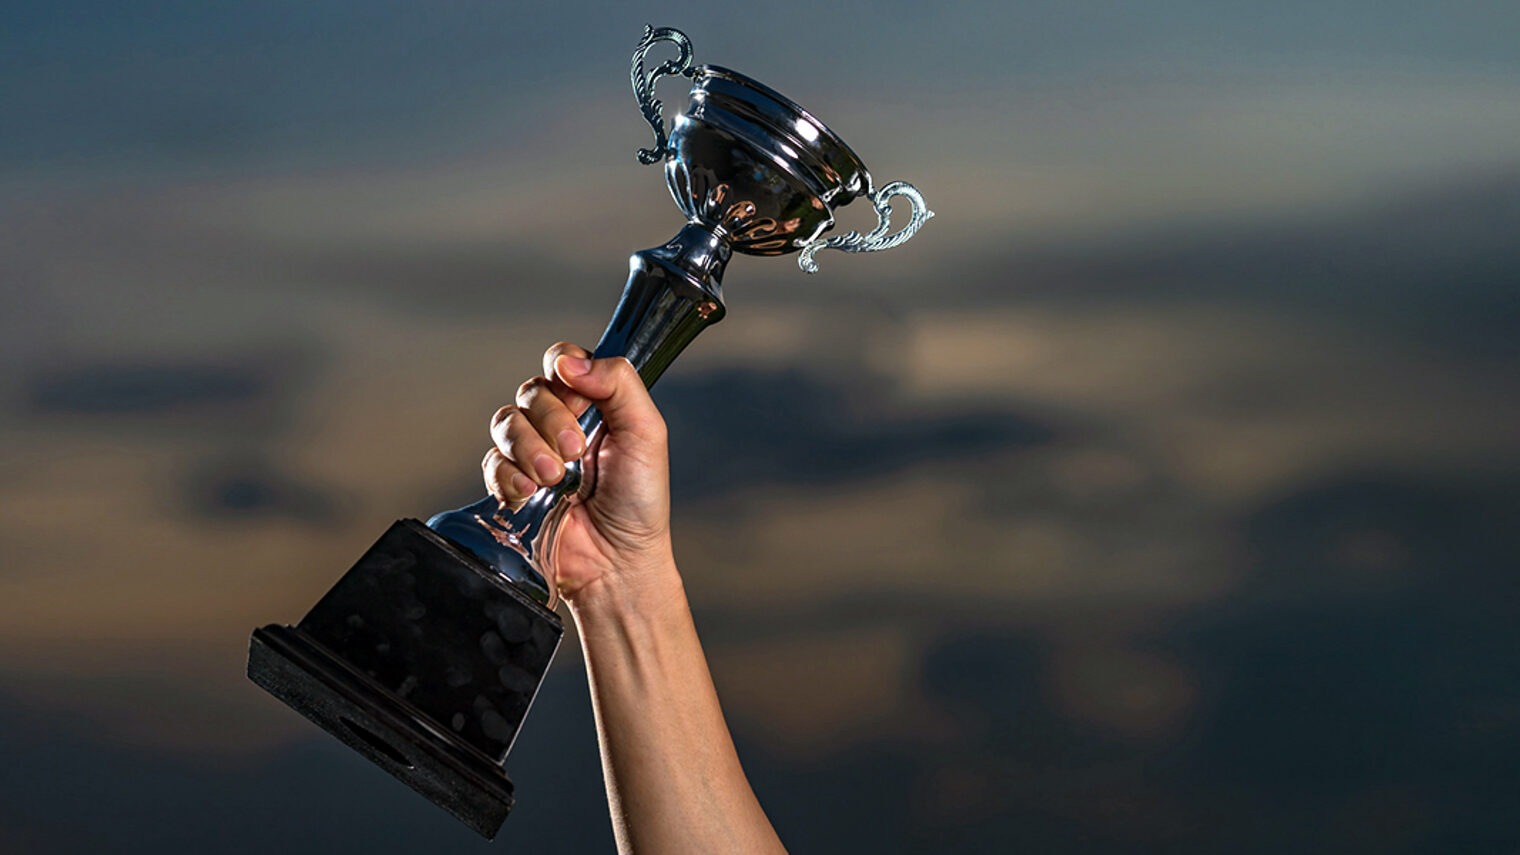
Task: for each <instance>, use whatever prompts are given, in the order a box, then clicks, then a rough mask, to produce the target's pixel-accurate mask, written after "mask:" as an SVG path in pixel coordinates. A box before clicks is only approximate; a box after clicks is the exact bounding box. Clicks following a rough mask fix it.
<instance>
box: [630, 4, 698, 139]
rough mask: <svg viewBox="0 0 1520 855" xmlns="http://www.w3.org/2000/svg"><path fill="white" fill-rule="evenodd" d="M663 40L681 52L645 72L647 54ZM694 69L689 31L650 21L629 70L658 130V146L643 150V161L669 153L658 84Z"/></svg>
mask: <svg viewBox="0 0 1520 855" xmlns="http://www.w3.org/2000/svg"><path fill="white" fill-rule="evenodd" d="M660 42H670V43H671V44H674V45H675V46H676V47H677V49H678V50H680V51H681V55H680V56H679V57H677V58H675V59H672V60H668V61H666V62H665V63H663V64H662V65H660V66H658V67H656V68H655V70H654V71H651V72H649V73H647V74H646V73H645V72H644V54H647V53H649V50H650V49H651V48H653V47H654V46H655V45H657V44H659V43H660ZM692 73H693V72H692V68H691V39H689V38H687V37H686V34H685V33H683V32H681V31H680V30H677V29H674V28H672V27H661V28H659V29H658V30H657V29H655V28H654V27H651V26H649V25H648V24H645V25H644V36H643V38H641V39H639V43H638V45H636V46H635V47H634V49H633V65H632V67H631V68H630V69H629V72H628V74H629V78H630V79H631V81H632V83H633V97H634V99H635V100H637V101H638V102H639V112H641V113H643V114H644V121H646V122H648V123H649V126H650V127H651V128H653V129H654V148H641V149H639V152H638V154H639V163H643V164H650V163H655V162H657V161H660V160H663V159H664V158H665V155H666V154H668V153H669V149H668V148H666V146H665V140H666V138H665V117H664V115H662V114H661V112H660V111H661V110H662V109H663V108H664V106H665V105H664V104H663V103H662V102H661V101H660V99H658V98H656V97H654V84H655V82H656V81H658V80H659V79H660V78H661V77H674V76H676V75H680V76H682V77H691V76H692Z"/></svg>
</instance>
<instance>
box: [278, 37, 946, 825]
mask: <svg viewBox="0 0 1520 855" xmlns="http://www.w3.org/2000/svg"><path fill="white" fill-rule="evenodd" d="M661 43H668V44H669V45H671V46H673V47H674V48H675V50H676V51H677V53H678V55H677V56H676V58H674V59H670V60H667V61H665V62H663V63H661V64H660V65H658V66H655V67H653V68H652V69H650V68H648V67H646V65H645V58H646V56H647V54H649V52H650V51H651V50H652V49H654V48H655V47H657V46H660V45H661ZM691 59H692V46H691V41H690V40H689V39H688V38H687V37H686V35H685V34H683V33H681V32H680V31H678V30H675V29H671V28H668V27H662V28H659V29H655V28H652V27H648V28H645V32H644V36H643V38H642V39H641V40H640V41H639V43H638V46H637V47H636V49H635V50H634V54H633V62H632V69H631V78H632V83H633V91H634V95H635V96H636V98H637V99H638V104H639V109H640V110H641V111H642V113H643V116H644V118H645V119H646V120H647V121H648V122H649V124H650V126H651V127H652V128H653V130H654V137H655V143H654V146H653V147H652V148H644V149H640V150H639V151H638V159H639V161H640V162H641V163H644V164H655V163H663V164H664V165H665V181H666V184H667V185H668V186H669V188H670V192H671V195H672V196H673V197H674V198H675V202H676V205H677V207H679V208H680V209H681V213H682V214H684V215H685V217H686V224H685V225H683V226H682V227H681V228H680V230H679V231H677V232H676V234H675V235H674V236H673V237H671V238H670V240H668V241H666V242H665V243H663V244H661V245H660V246H657V247H654V248H652V249H646V250H642V251H640V252H636V253H634V254H633V255H632V256H631V257H630V258H629V274H628V280H627V283H626V284H625V285H624V287H623V293H622V298H621V299H620V300H619V301H618V304H617V307H616V309H614V311H613V314H612V320H611V322H610V323H608V325H607V329H606V331H605V332H604V333H603V334H602V337H601V340H600V341H599V342H598V344H597V346H596V350H595V352H594V354H593V356H594V357H595V358H598V359H600V358H604V357H615V356H623V357H626V358H627V359H628V361H629V363H631V364H632V366H633V368H634V369H636V370H637V372H638V374H639V377H640V378H641V379H642V380H643V382H644V384H645V385H646V386H651V385H653V384H654V382H655V381H656V380H658V379H659V377H660V375H661V374H663V373H664V372H665V369H666V368H667V367H669V365H670V363H671V361H672V360H674V359H675V358H676V356H678V355H679V354H680V353H681V351H682V350H683V349H685V347H686V346H687V345H688V344H690V343H691V342H692V340H693V339H695V338H696V336H697V334H698V333H700V332H702V330H704V329H706V328H707V327H709V326H711V325H712V324H715V323H717V322H718V321H719V320H722V318H723V315H724V306H723V293H722V280H723V272H724V269H725V268H726V267H727V265H728V261H729V258H730V257H731V256H732V255H733V253H735V252H739V253H743V254H746V255H762V256H763V255H786V254H789V253H794V252H795V253H797V254H798V264H799V266H800V267H801V268H802V270H803V271H804V272H806V273H814V272H816V271H817V270H818V264H817V261H816V259H815V256H816V255H817V253H819V252H821V251H823V250H825V249H836V250H840V251H843V252H874V251H877V250H883V249H889V248H891V247H894V246H897V245H899V244H901V243H903V242H905V241H907V240H908V239H909V238H910V237H912V236H913V235H914V233H916V232H917V231H918V229H919V228H920V227H921V226H922V225H923V224H924V223H925V222H926V221H928V219H929V218H930V217H932V216H933V213H932V212H930V211H929V209H928V208H927V206H926V205H925V203H924V199H923V196H922V195H920V194H919V192H918V190H917V189H915V188H914V187H913V186H912V185H910V184H906V183H903V182H893V183H891V184H887V185H885V186H882V187H879V188H878V187H876V186H875V185H874V184H873V183H872V180H871V175H870V173H869V172H868V171H867V170H866V167H865V164H864V163H862V162H861V160H860V158H859V157H858V156H856V154H855V152H854V151H852V150H851V149H850V147H849V146H847V145H845V143H844V141H843V140H841V139H840V138H839V137H838V136H836V135H835V134H834V133H833V132H832V131H830V130H829V129H828V128H827V127H826V126H825V125H824V124H823V123H822V122H820V121H818V120H817V119H816V118H814V117H813V116H812V115H811V114H810V113H808V112H807V111H806V110H804V109H802V108H801V107H799V106H797V105H796V104H795V103H793V102H792V101H790V100H788V99H786V98H785V97H783V96H781V95H780V94H779V93H777V92H775V91H774V90H772V89H770V88H768V87H766V86H763V85H761V84H760V83H758V82H756V81H755V80H752V79H751V78H749V77H746V76H744V75H742V74H739V73H738V72H734V71H730V70H728V69H726V68H721V67H718V66H714V65H701V66H692V65H691ZM662 77H684V78H688V79H690V80H691V82H692V87H691V92H690V95H689V100H688V102H687V105H686V109H685V110H684V111H683V112H681V113H680V114H679V115H677V116H676V118H675V121H674V123H673V125H672V126H671V127H670V128H669V129H668V130H667V127H666V123H665V119H664V118H663V116H662V114H661V110H662V105H661V103H660V101H659V100H658V99H656V98H655V96H654V85H655V82H656V81H657V80H659V79H660V78H662ZM858 198H865V199H866V200H868V201H869V202H870V204H872V205H873V206H874V207H875V209H876V211H877V215H878V225H877V226H876V228H875V229H873V230H872V231H871V232H869V233H867V234H864V235H862V234H859V233H857V232H854V231H851V232H848V233H846V234H843V235H838V236H833V237H825V233H826V232H828V231H829V230H831V229H832V228H833V226H834V211H835V210H836V209H837V208H839V207H841V206H844V205H847V204H849V203H850V202H852V201H854V200H855V199H858ZM897 198H901V199H904V200H906V201H907V203H908V207H909V211H908V219H907V222H906V223H905V224H904V225H903V226H902V227H901V228H900V229H898V230H897V231H895V232H894V231H892V225H891V214H892V210H893V209H892V200H894V199H897ZM551 376H552V375H551ZM579 424H580V428H581V429H582V431H583V432H584V436H585V437H586V452H585V453H584V454H582V455H581V456H580V458H579V459H578V460H575V461H572V462H570V463H567V464H566V465H565V466H564V476H563V477H562V478H561V479H560V480H559V481H558V483H555V484H553V485H552V486H546V487H540V488H538V489H537V491H536V492H534V493H532V495H531V497H530V498H528V499H527V500H526V501H525V502H522V503H520V504H513V505H507V504H504V503H503V502H501V501H499V500H498V499H497V498H496V497H495V496H487V497H485V498H484V499H481V500H480V501H479V502H476V503H475V504H472V505H469V506H466V507H464V508H460V509H458V510H454V511H448V512H445V513H441V514H438V515H437V516H434V517H433V518H432V519H430V520H428V522H427V524H426V525H424V524H423V523H421V522H419V521H417V520H413V519H404V520H401V521H399V522H397V523H395V524H394V525H392V526H391V527H390V529H389V530H388V531H386V532H385V534H384V535H382V536H381V538H380V539H379V540H378V541H376V542H375V544H374V545H373V546H371V547H370V548H369V550H368V551H367V552H365V553H364V555H363V556H361V557H360V558H359V560H358V562H357V563H356V564H355V565H354V566H353V568H352V569H350V570H349V571H348V572H347V573H346V574H344V576H343V577H342V578H341V579H339V580H338V582H337V584H335V585H334V586H333V587H332V589H331V590H329V591H328V592H327V594H326V595H325V596H323V597H322V599H321V600H319V601H318V602H317V604H316V605H315V606H313V607H312V609H311V611H309V612H308V613H307V614H306V616H305V617H304V618H302V619H301V621H300V622H299V623H297V624H296V625H295V626H283V625H279V624H271V625H269V626H265V627H262V628H260V629H256V630H254V632H253V636H252V638H251V640H250V645H249V655H248V676H249V677H250V678H251V679H252V680H253V681H254V682H255V683H257V684H258V685H260V686H262V687H263V688H264V689H265V690H267V691H269V692H270V693H271V694H273V695H274V696H275V697H277V698H279V699H280V700H281V701H283V702H285V703H286V704H287V705H289V706H290V707H292V708H294V709H295V710H296V711H297V712H299V713H301V714H302V715H304V716H306V717H307V718H309V719H311V720H312V721H313V722H315V723H316V724H317V725H318V726H320V727H321V728H322V729H324V730H326V731H327V732H328V733H330V734H332V735H333V736H335V737H337V738H338V739H340V740H342V741H343V742H344V743H345V744H347V745H348V746H349V747H350V748H353V749H354V750H355V751H358V752H359V753H361V754H363V755H364V756H365V757H367V758H369V759H370V760H372V761H373V762H375V763H376V764H377V765H379V766H380V767H381V768H383V769H385V770H386V771H387V772H389V773H391V774H392V775H394V776H395V777H397V778H398V779H400V780H401V781H403V782H405V783H406V784H407V785H408V786H410V787H412V788H413V789H414V790H416V791H417V792H419V793H421V794H422V795H424V796H426V797H427V798H428V799H430V800H431V801H433V802H434V803H435V804H437V805H439V806H440V807H442V808H444V809H445V810H447V811H449V812H450V813H452V814H453V815H454V816H455V817H457V818H458V819H460V820H461V821H462V822H464V823H465V824H466V825H468V826H470V827H471V828H473V829H475V831H477V832H479V833H480V834H482V835H483V836H485V837H488V838H491V837H494V836H495V834H496V831H497V830H498V829H499V828H500V827H501V824H502V822H503V821H504V820H505V819H506V817H507V814H508V813H509V812H510V811H511V809H512V805H513V796H512V793H513V786H512V782H511V781H510V780H509V779H508V778H507V775H506V773H505V771H504V769H503V764H504V763H505V761H506V757H507V754H508V752H509V751H510V750H511V748H512V743H513V741H514V740H515V739H516V737H517V733H518V730H519V728H520V727H521V725H522V722H523V719H524V718H525V717H526V715H527V713H528V708H529V707H530V706H531V704H532V702H533V698H534V696H535V695H536V694H537V692H538V688H539V686H540V684H541V683H542V682H543V678H544V675H545V673H546V672H547V671H548V667H549V663H550V660H551V659H552V658H553V656H554V652H555V650H556V649H557V647H558V646H559V642H560V639H561V637H562V636H563V634H564V626H563V624H562V622H561V621H560V619H559V617H558V616H557V615H556V614H555V612H554V607H555V604H556V602H557V599H558V587H557V584H556V577H555V545H556V535H557V533H558V530H559V525H560V521H561V519H562V517H563V516H564V513H565V511H566V509H567V508H568V507H570V506H571V505H572V504H573V503H576V502H580V501H584V500H586V499H587V498H589V497H590V496H591V495H592V493H593V491H594V489H595V481H596V478H595V468H594V461H595V460H596V459H597V449H598V448H599V446H600V442H601V439H602V435H603V433H602V427H603V420H602V414H601V412H600V411H599V410H598V409H597V408H596V407H594V406H593V407H590V408H588V409H587V410H586V411H585V413H584V414H583V415H581V416H580V418H579Z"/></svg>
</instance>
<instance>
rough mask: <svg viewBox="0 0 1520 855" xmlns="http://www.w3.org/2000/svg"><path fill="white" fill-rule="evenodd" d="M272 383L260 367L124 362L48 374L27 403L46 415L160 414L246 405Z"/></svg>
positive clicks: (38, 379) (34, 380)
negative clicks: (269, 382) (230, 405)
mask: <svg viewBox="0 0 1520 855" xmlns="http://www.w3.org/2000/svg"><path fill="white" fill-rule="evenodd" d="M268 381H269V378H268V377H266V376H264V374H263V372H262V371H260V370H259V368H258V367H257V366H248V365H208V364H194V363H141V362H139V363H133V362H129V361H125V360H121V361H112V362H107V363H101V364H96V365H86V366H82V367H79V368H72V369H56V370H45V371H43V372H41V373H40V374H39V375H38V376H35V377H33V378H32V380H31V382H30V383H29V384H28V386H29V388H28V390H27V404H28V405H29V407H30V408H31V409H32V410H33V411H34V412H37V413H47V414H67V415H79V416H104V415H141V414H160V413H165V412H171V411H175V410H183V409H188V408H194V407H207V406H210V407H215V406H225V405H229V404H246V403H248V402H250V401H255V400H258V399H259V398H261V397H262V396H264V395H266V394H268V392H269V388H268Z"/></svg>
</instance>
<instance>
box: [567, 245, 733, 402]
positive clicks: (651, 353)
mask: <svg viewBox="0 0 1520 855" xmlns="http://www.w3.org/2000/svg"><path fill="white" fill-rule="evenodd" d="M732 255H733V251H732V250H731V249H729V247H728V244H727V243H726V242H725V241H724V238H723V236H722V233H721V232H719V231H717V230H714V229H713V228H711V227H709V226H708V225H706V224H704V223H687V224H686V225H685V226H683V227H682V228H681V230H680V231H679V232H676V234H675V236H674V237H672V238H671V239H670V240H668V241H666V242H665V243H663V244H661V245H660V246H657V247H654V248H652V249H646V250H642V251H640V252H636V253H634V254H633V255H631V256H629V259H628V268H629V271H628V283H627V284H626V285H624V286H623V297H622V299H621V300H619V301H618V306H617V309H615V310H614V311H613V313H612V320H611V322H609V323H608V324H607V329H606V331H604V332H603V333H602V338H601V340H600V341H599V342H597V345H596V356H597V357H598V358H602V357H608V356H624V357H627V358H628V361H629V362H632V363H633V367H634V368H637V369H638V371H639V376H640V377H642V378H643V379H644V385H646V386H653V385H654V381H655V380H657V379H659V377H660V375H661V374H663V373H665V369H666V368H667V367H668V366H669V365H670V363H671V361H673V360H674V359H675V358H676V356H677V355H678V354H680V352H681V351H682V350H685V349H686V346H687V345H688V344H690V343H691V341H692V339H694V338H696V337H697V334H698V333H700V332H701V331H702V330H704V329H706V328H707V327H709V326H712V325H713V324H715V323H717V322H718V321H720V320H722V319H723V315H724V312H725V311H726V310H725V309H724V306H723V270H724V268H725V267H727V266H728V259H729V258H730V257H732Z"/></svg>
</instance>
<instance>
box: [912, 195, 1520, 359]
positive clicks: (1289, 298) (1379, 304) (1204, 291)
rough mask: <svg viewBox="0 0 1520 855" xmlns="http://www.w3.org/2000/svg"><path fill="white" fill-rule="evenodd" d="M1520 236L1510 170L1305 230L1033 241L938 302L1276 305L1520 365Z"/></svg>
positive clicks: (1266, 227) (1152, 231)
mask: <svg viewBox="0 0 1520 855" xmlns="http://www.w3.org/2000/svg"><path fill="white" fill-rule="evenodd" d="M1516 234H1520V177H1517V176H1516V175H1515V174H1514V173H1513V172H1499V173H1491V174H1484V175H1476V176H1466V177H1461V178H1455V179H1448V180H1446V181H1443V182H1442V183H1440V184H1428V183H1427V184H1423V185H1418V186H1413V187H1408V188H1400V189H1393V190H1388V191H1385V192H1384V193H1383V194H1381V196H1380V198H1377V199H1375V200H1371V201H1364V202H1361V203H1357V204H1345V205H1344V206H1343V207H1342V208H1340V209H1339V210H1338V211H1334V212H1331V213H1319V214H1309V215H1304V216H1302V217H1295V218H1293V219H1286V218H1282V217H1272V218H1267V217H1260V216H1256V217H1245V218H1238V219H1229V218H1217V217H1216V218H1213V219H1211V220H1210V221H1208V222H1171V223H1165V224H1161V225H1152V226H1148V227H1145V228H1143V229H1138V230H1135V231H1131V232H1129V233H1126V234H1120V235H1111V236H1108V237H1106V238H1105V237H1088V238H1085V239H1083V240H1082V241H1081V242H1061V243H1056V244H1050V243H1039V242H1026V243H1023V244H1021V245H1018V246H1016V248H1015V249H1014V250H1013V251H1011V252H1007V253H998V254H996V255H989V256H987V257H983V258H981V259H973V260H971V262H970V265H971V267H972V268H973V269H974V270H975V271H976V273H975V274H973V275H969V276H967V277H965V281H966V283H967V284H966V285H965V287H962V288H959V289H956V290H954V291H950V292H946V293H943V294H936V295H935V299H936V300H937V301H945V300H949V301H957V300H958V301H960V302H962V303H972V304H980V303H1007V302H1019V301H1039V302H1054V303H1071V304H1078V305H1080V304H1083V303H1093V302H1102V301H1107V300H1120V301H1136V300H1143V301H1145V302H1147V303H1151V304H1157V303H1166V302H1174V303H1182V302H1187V303H1191V304H1197V303H1199V302H1213V303H1225V304H1231V305H1235V306H1248V307H1250V306H1254V307H1261V306H1269V307H1275V308H1278V309H1282V310H1288V311H1292V312H1294V313H1300V314H1304V315H1311V316H1312V315H1319V316H1321V317H1323V318H1326V319H1330V320H1334V321H1336V322H1341V323H1350V324H1353V325H1359V326H1364V327H1372V328H1376V329H1381V330H1387V331H1392V332H1394V333H1397V334H1402V335H1403V336H1404V337H1406V338H1410V339H1413V340H1414V342H1415V343H1416V344H1420V343H1425V344H1428V345H1430V346H1433V347H1439V348H1443V349H1447V350H1450V351H1454V352H1456V353H1458V354H1462V355H1467V356H1475V357H1485V358H1504V359H1514V358H1517V357H1520V288H1517V287H1516V280H1515V271H1516V270H1520V243H1517V242H1516V241H1515V239H1514V236H1515V235H1516ZM1009 282H1017V283H1018V288H1017V289H1011V288H1009V287H1008V283H1009Z"/></svg>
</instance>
